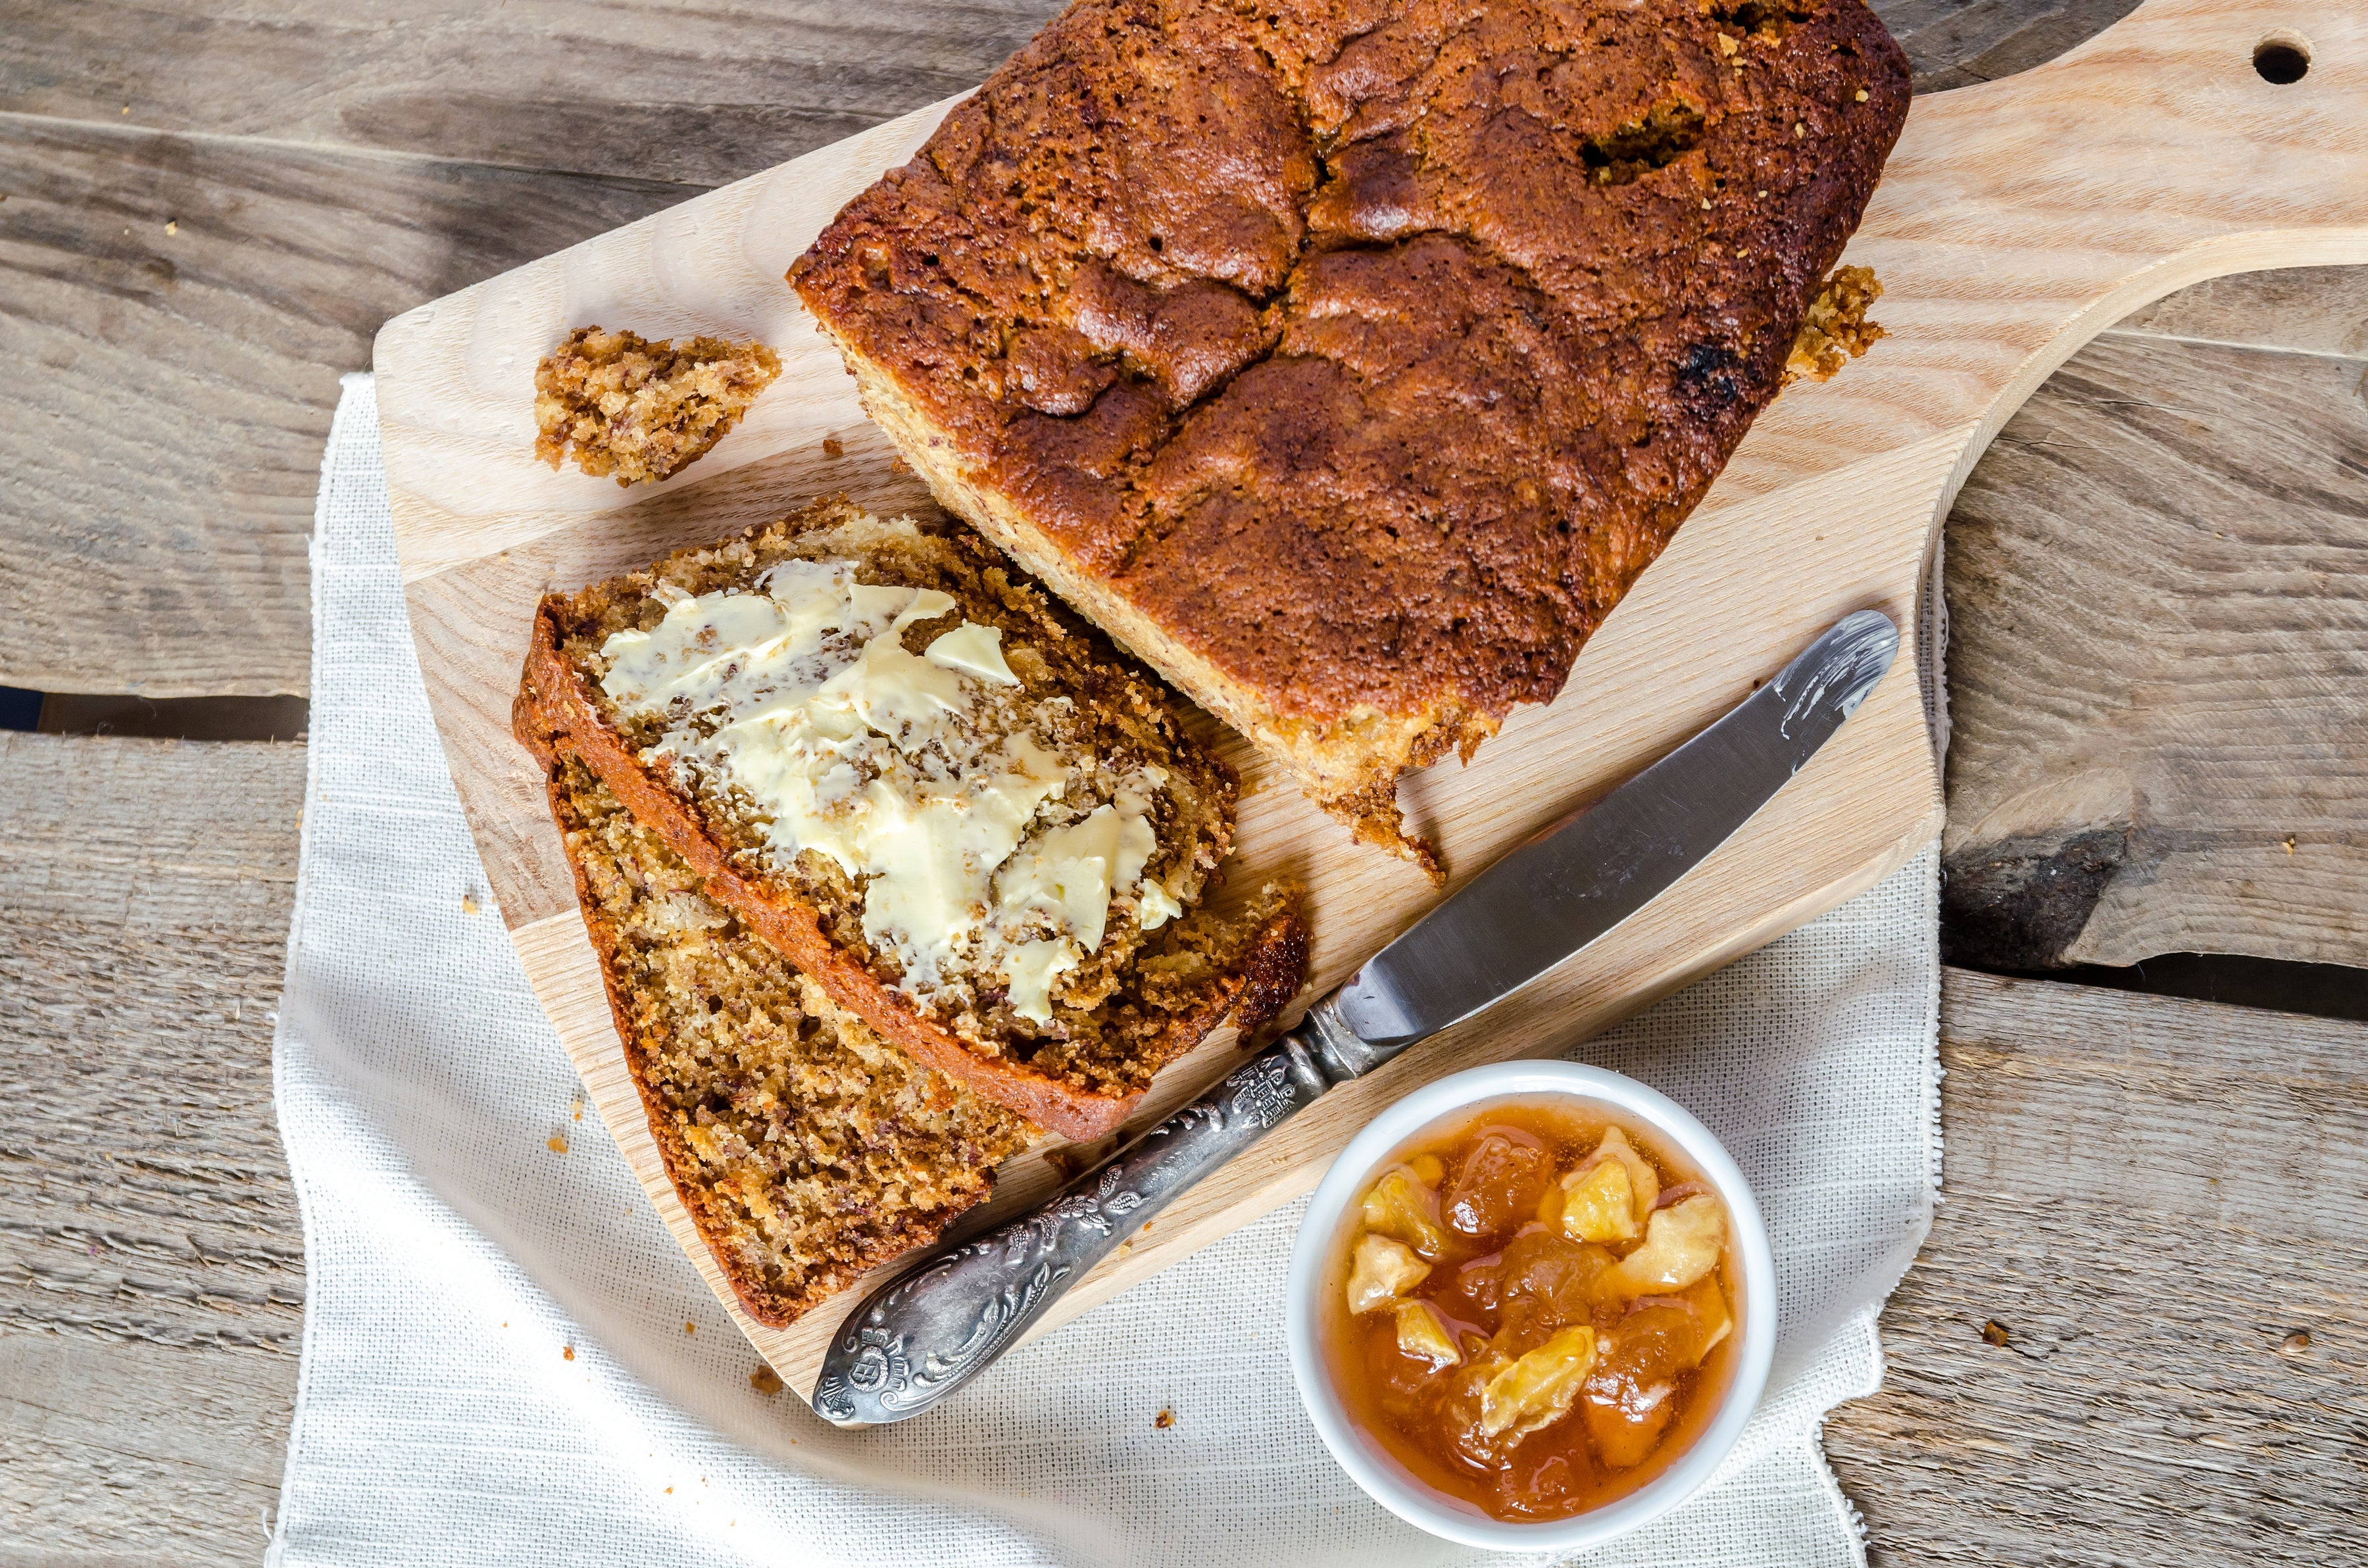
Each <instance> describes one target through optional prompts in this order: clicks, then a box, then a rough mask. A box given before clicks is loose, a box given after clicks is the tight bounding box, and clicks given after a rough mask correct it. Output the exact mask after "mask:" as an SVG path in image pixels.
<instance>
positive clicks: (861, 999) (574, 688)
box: [512, 504, 1305, 1140]
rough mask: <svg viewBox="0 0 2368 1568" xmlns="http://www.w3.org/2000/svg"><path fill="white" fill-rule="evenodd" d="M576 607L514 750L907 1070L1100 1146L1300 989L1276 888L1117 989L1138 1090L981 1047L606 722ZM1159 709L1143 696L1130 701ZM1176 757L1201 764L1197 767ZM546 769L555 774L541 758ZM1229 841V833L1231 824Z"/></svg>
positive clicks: (550, 647)
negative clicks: (574, 783) (599, 806)
mask: <svg viewBox="0 0 2368 1568" xmlns="http://www.w3.org/2000/svg"><path fill="white" fill-rule="evenodd" d="M832 505H837V504H817V507H816V508H815V509H814V510H816V511H818V512H821V511H823V510H824V508H825V507H826V506H832ZM825 515H827V514H826V513H825ZM752 532H753V530H752ZM570 608H571V601H570V598H569V597H568V596H562V595H552V596H549V597H546V598H545V599H544V600H543V602H542V604H541V606H539V607H538V608H537V611H536V616H535V622H534V629H533V633H532V637H531V641H530V643H529V651H528V655H527V660H526V666H525V670H524V672H523V674H522V676H521V678H520V682H519V687H518V696H517V699H516V700H515V702H514V704H513V707H512V726H513V729H514V730H515V731H516V733H517V734H518V738H519V740H520V741H521V742H522V743H523V744H525V745H526V746H527V747H528V749H529V751H531V752H533V753H534V754H535V756H537V757H538V758H539V759H548V758H549V757H551V756H553V755H555V753H556V752H557V751H558V750H559V749H561V748H562V747H563V746H564V749H566V750H567V751H568V752H570V753H571V754H573V755H575V756H579V757H580V758H581V759H582V761H583V762H584V764H585V765H586V767H589V768H591V769H592V770H593V772H595V773H596V774H598V776H599V777H600V778H601V779H602V780H603V781H604V782H605V783H606V784H607V785H608V787H609V789H610V790H613V791H614V792H615V793H616V795H617V796H618V798H619V799H620V801H623V802H624V804H625V806H626V808H627V809H628V810H629V811H631V812H632V814H633V815H634V817H635V818H637V819H638V820H640V821H641V822H642V823H643V824H647V825H648V826H649V827H650V828H651V829H652V830H653V831H654V832H655V833H656V834H658V835H660V836H661V837H662V838H663V839H664V840H665V842H666V846H668V848H669V849H671V850H672V851H673V852H674V853H675V854H677V855H679V856H680V857H681V858H683V859H684V860H685V861H687V862H688V863H689V865H690V867H691V868H692V869H694V870H695V871H696V873H697V874H698V875H699V876H700V878H701V879H702V880H703V881H704V882H705V884H706V886H707V889H708V891H709V892H710V894H711V896H712V897H714V898H715V899H716V900H717V901H719V902H720V903H724V904H726V905H728V906H730V907H731V908H732V909H734V911H735V912H736V913H738V914H739V915H741V917H742V918H744V919H746V921H747V922H748V924H749V925H750V926H751V927H752V928H754V929H755V930H756V931H757V933H758V934H759V935H760V936H761V937H763V938H764V939H765V940H766V941H767V942H768V943H770V944H771V945H772V946H773V947H774V948H776V949H779V950H780V952H781V953H782V954H784V955H785V956H787V957H788V958H789V959H790V960H791V961H792V962H793V963H795V964H796V965H797V966H798V967H799V968H800V969H801V970H802V971H804V972H805V973H806V974H807V975H808V976H809V977H811V978H812V979H813V980H814V982H815V983H818V984H819V985H820V986H821V987H822V988H823V990H824V991H825V994H828V996H829V997H830V998H831V1000H832V1001H833V1002H834V1003H836V1004H837V1006H842V1007H845V1008H847V1009H848V1011H850V1012H852V1013H855V1014H857V1015H858V1016H860V1017H862V1018H864V1019H865V1020H866V1021H868V1022H869V1023H870V1024H871V1027H872V1028H875V1029H877V1030H878V1031H879V1032H880V1034H881V1035H882V1037H883V1038H884V1039H886V1040H889V1041H891V1042H892V1043H894V1045H896V1046H897V1047H899V1048H900V1049H902V1050H904V1051H906V1052H907V1053H908V1054H910V1055H911V1056H912V1057H913V1058H914V1059H915V1060H916V1061H918V1062H922V1063H924V1064H926V1065H928V1066H929V1067H931V1068H934V1069H936V1070H938V1071H939V1072H942V1073H945V1074H948V1075H949V1076H951V1077H953V1078H955V1079H957V1080H959V1081H961V1082H962V1083H964V1084H966V1085H969V1086H970V1087H972V1088H973V1089H974V1090H976V1091H977V1092H978V1093H980V1094H982V1095H984V1096H987V1097H988V1098H990V1099H992V1100H994V1101H995V1102H996V1103H997V1104H1000V1105H1004V1106H1008V1107H1009V1108H1012V1109H1015V1110H1017V1111H1019V1113H1021V1114H1022V1115H1024V1116H1026V1117H1028V1118H1029V1119H1031V1120H1033V1121H1035V1122H1038V1123H1040V1124H1041V1125H1042V1126H1044V1127H1046V1128H1048V1129H1050V1130H1051V1131H1055V1132H1058V1133H1060V1134H1062V1135H1063V1136H1064V1137H1069V1138H1075V1139H1080V1140H1084V1139H1091V1138H1098V1137H1101V1136H1103V1135H1105V1134H1107V1133H1109V1132H1110V1131H1114V1130H1115V1129H1116V1128H1117V1127H1118V1125H1119V1124H1120V1123H1121V1122H1122V1121H1123V1120H1124V1119H1126V1117H1127V1115H1128V1114H1129V1113H1130V1112H1131V1111H1132V1110H1133V1107H1134V1106H1135V1104H1136V1103H1137V1102H1138V1101H1139V1100H1140V1099H1141V1098H1142V1095H1143V1092H1144V1087H1145V1086H1147V1085H1148V1081H1149V1076H1150V1074H1151V1073H1152V1072H1154V1071H1156V1069H1157V1067H1158V1066H1160V1065H1163V1064H1164V1063H1166V1062H1169V1061H1172V1060H1174V1059H1175V1058H1176V1057H1177V1056H1179V1055H1182V1054H1183V1053H1184V1052H1185V1051H1189V1050H1190V1048H1191V1047H1192V1046H1193V1045H1194V1044H1196V1043H1198V1042H1199V1040H1201V1038H1202V1037H1203V1036H1205V1035H1206V1034H1207V1033H1208V1031H1209V1030H1210V1029H1211V1028H1214V1027H1215V1026H1216V1024H1217V1023H1218V1022H1219V1021H1220V1020H1221V1019H1222V1018H1223V1017H1224V1015H1225V1013H1226V1011H1227V1010H1228V1008H1229V1007H1230V1006H1232V1005H1233V1003H1234V1001H1235V999H1237V998H1239V997H1241V996H1243V995H1246V994H1247V995H1251V996H1253V997H1254V998H1255V999H1257V1000H1258V1002H1259V1004H1260V1005H1261V1006H1264V1004H1265V999H1266V996H1267V994H1268V993H1269V991H1271V990H1272V988H1273V987H1274V986H1275V985H1276V984H1279V983H1282V981H1283V980H1284V979H1285V978H1288V981H1289V985H1288V989H1287V990H1286V991H1285V992H1284V993H1283V999H1284V1000H1286V1001H1287V1000H1288V998H1289V995H1290V994H1292V993H1293V992H1295V991H1296V990H1297V988H1298V985H1299V984H1300V983H1301V981H1302V979H1303V978H1304V966H1305V938H1304V931H1303V930H1302V928H1301V927H1300V926H1299V923H1298V917H1297V915H1296V910H1295V903H1296V897H1297V894H1296V890H1295V888H1284V887H1280V886H1279V887H1278V888H1277V889H1275V890H1273V892H1272V893H1271V895H1270V898H1269V903H1274V904H1276V905H1279V906H1280V907H1278V908H1276V909H1274V910H1272V911H1270V912H1268V913H1265V914H1262V915H1261V916H1260V926H1259V928H1258V932H1257V934H1256V935H1255V936H1254V937H1251V938H1250V939H1249V940H1248V941H1247V942H1243V941H1241V940H1240V939H1239V936H1238V934H1236V933H1235V932H1234V931H1232V930H1231V929H1230V928H1228V927H1224V926H1218V925H1217V924H1216V923H1214V922H1212V921H1209V920H1206V919H1204V918H1203V917H1202V915H1201V914H1197V913H1196V914H1194V915H1188V916H1187V917H1186V919H1185V920H1184V921H1182V922H1179V923H1178V925H1177V926H1175V927H1174V928H1173V929H1171V930H1170V931H1169V932H1168V933H1167V934H1166V939H1165V940H1164V941H1163V943H1161V944H1160V945H1159V949H1158V951H1157V952H1156V953H1153V954H1150V955H1149V956H1150V958H1151V959H1156V960H1158V964H1156V965H1155V964H1153V963H1151V962H1148V961H1146V962H1145V963H1144V964H1142V965H1140V966H1138V967H1140V968H1143V969H1145V970H1156V972H1154V973H1153V974H1152V975H1151V977H1150V978H1148V979H1146V978H1144V975H1142V974H1132V975H1130V976H1129V977H1128V979H1127V983H1125V984H1123V985H1121V987H1120V991H1119V994H1118V995H1117V996H1116V997H1115V998H1113V1000H1112V1001H1111V1002H1110V1004H1108V1006H1109V1007H1111V1008H1117V1009H1120V1010H1121V1012H1122V1014H1123V1020H1124V1022H1125V1023H1126V1025H1127V1027H1128V1028H1130V1029H1131V1030H1132V1031H1133V1033H1132V1034H1131V1035H1130V1036H1129V1038H1131V1039H1133V1040H1136V1042H1137V1043H1136V1050H1135V1067H1134V1069H1133V1072H1132V1073H1131V1078H1132V1082H1131V1083H1130V1084H1129V1085H1128V1086H1126V1087H1125V1088H1124V1089H1122V1090H1120V1091H1117V1092H1113V1091H1112V1089H1111V1088H1110V1087H1108V1086H1106V1085H1105V1084H1104V1083H1103V1082H1101V1081H1085V1082H1080V1081H1078V1078H1077V1076H1076V1074H1065V1075H1064V1074H1055V1073H1053V1072H1048V1071H1045V1070H1044V1069H1043V1068H1042V1067H1041V1066H1040V1065H1038V1064H1037V1063H1036V1062H1031V1061H1030V1060H1026V1059H1022V1058H1020V1057H1018V1056H1015V1055H1010V1054H1002V1053H997V1052H993V1051H981V1050H979V1049H975V1048H974V1047H973V1045H972V1044H971V1043H970V1042H968V1041H965V1040H963V1039H962V1037H961V1036H960V1035H958V1034H957V1033H955V1032H954V1031H953V1030H952V1029H951V1028H949V1027H947V1025H946V1024H945V1023H943V1022H941V1021H940V1020H939V1019H938V1018H936V1017H931V1016H929V1015H928V1013H926V1012H924V1011H923V1010H922V1009H921V1008H920V1007H919V1006H916V1004H915V1002H914V1001H913V999H912V998H911V997H910V996H908V995H907V994H905V992H904V991H902V990H900V989H898V988H896V987H895V986H894V985H892V984H888V983H883V980H882V976H881V974H880V973H879V972H878V971H876V970H875V969H874V968H872V967H871V966H870V965H868V964H867V963H865V962H863V961H861V960H859V959H858V958H856V957H854V956H852V955H850V954H849V953H848V951H847V950H845V949H844V948H842V947H841V946H840V945H839V944H838V943H837V942H835V941H833V940H832V937H831V935H830V932H829V931H828V930H827V929H825V917H824V912H823V911H821V910H819V909H818V908H817V907H816V906H815V904H814V903H812V902H810V901H809V899H807V898H806V897H803V896H801V895H800V892H799V891H798V890H797V889H796V888H794V887H792V886H790V885H788V884H786V883H785V882H784V881H782V880H781V879H780V878H778V877H775V876H771V875H768V874H767V871H766V869H765V868H763V867H762V866H757V865H752V864H751V863H750V862H749V861H748V860H747V858H745V857H744V856H742V855H741V854H739V853H737V852H736V851H735V849H734V846H731V845H729V844H727V843H726V842H724V841H723V839H722V838H720V837H719V836H718V835H717V833H716V831H715V829H714V827H713V825H712V823H711V822H710V821H709V820H708V819H707V818H706V817H705V816H704V815H703V814H702V813H701V812H700V811H699V810H697V809H696V808H695V807H694V805H693V804H692V802H690V801H688V800H686V798H685V797H684V796H683V794H681V793H680V792H678V791H677V790H676V789H674V788H672V787H671V786H670V783H669V781H667V780H666V779H662V778H658V777H657V776H655V774H654V772H653V770H652V769H651V768H650V767H648V766H647V765H645V764H643V762H642V761H641V759H640V758H639V757H638V756H635V755H633V753H632V750H630V749H629V747H628V744H627V743H626V740H625V738H624V737H623V736H622V735H620V733H619V732H618V731H617V730H616V729H615V728H614V727H613V725H612V724H611V723H610V722H609V720H608V718H607V717H606V715H605V714H604V712H603V710H602V708H601V705H600V703H599V702H598V699H596V698H595V697H594V695H593V692H592V689H591V687H590V686H589V685H588V683H587V681H586V676H585V674H584V672H583V671H582V670H581V669H580V668H579V667H578V666H577V665H576V664H575V662H574V661H573V660H571V659H570V658H569V657H568V655H567V653H565V652H564V642H565V638H564V631H563V619H564V616H565V615H566V614H567V613H568V612H569V610H570ZM1112 656H1115V655H1112ZM1153 699H1154V698H1153V695H1152V694H1151V693H1150V691H1149V688H1147V687H1145V688H1144V689H1143V690H1141V691H1139V692H1135V693H1134V694H1133V695H1132V696H1131V697H1130V699H1129V700H1133V701H1149V700H1153ZM1178 762H1179V765H1187V766H1190V765H1195V764H1193V763H1192V759H1189V758H1186V759H1178ZM1205 763H1206V766H1207V767H1211V768H1213V769H1214V770H1215V771H1214V772H1212V773H1211V775H1210V777H1209V778H1208V780H1207V784H1208V791H1207V792H1208V793H1210V794H1211V795H1212V797H1213V798H1216V799H1218V800H1220V801H1222V802H1223V803H1224V807H1225V809H1226V812H1227V821H1228V824H1229V820H1230V802H1231V798H1232V781H1231V774H1230V771H1229V770H1225V769H1224V765H1223V764H1222V763H1219V762H1217V761H1216V760H1215V759H1214V758H1207V759H1205ZM545 766H546V767H549V766H550V764H549V762H548V761H547V760H546V761H545ZM1224 833H1225V835H1229V834H1230V827H1229V825H1226V826H1225V828H1224ZM1223 847H1224V838H1222V837H1221V838H1220V840H1219V841H1218V843H1217V844H1216V846H1215V848H1216V849H1217V851H1218V852H1219V853H1222V850H1223ZM1147 951H1148V950H1147ZM1162 965H1164V966H1165V967H1159V966H1162ZM1171 970H1172V971H1174V972H1175V973H1179V974H1187V973H1188V974H1189V975H1190V983H1173V982H1171V981H1170V979H1169V978H1168V976H1169V972H1170V971H1171ZM1146 987H1150V988H1151V990H1146ZM1154 990H1156V992H1157V994H1152V992H1153V991H1154ZM1280 1005H1281V1004H1280V1003H1277V1004H1275V1006H1280ZM1145 1031H1148V1032H1147V1034H1146V1032H1145Z"/></svg>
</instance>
